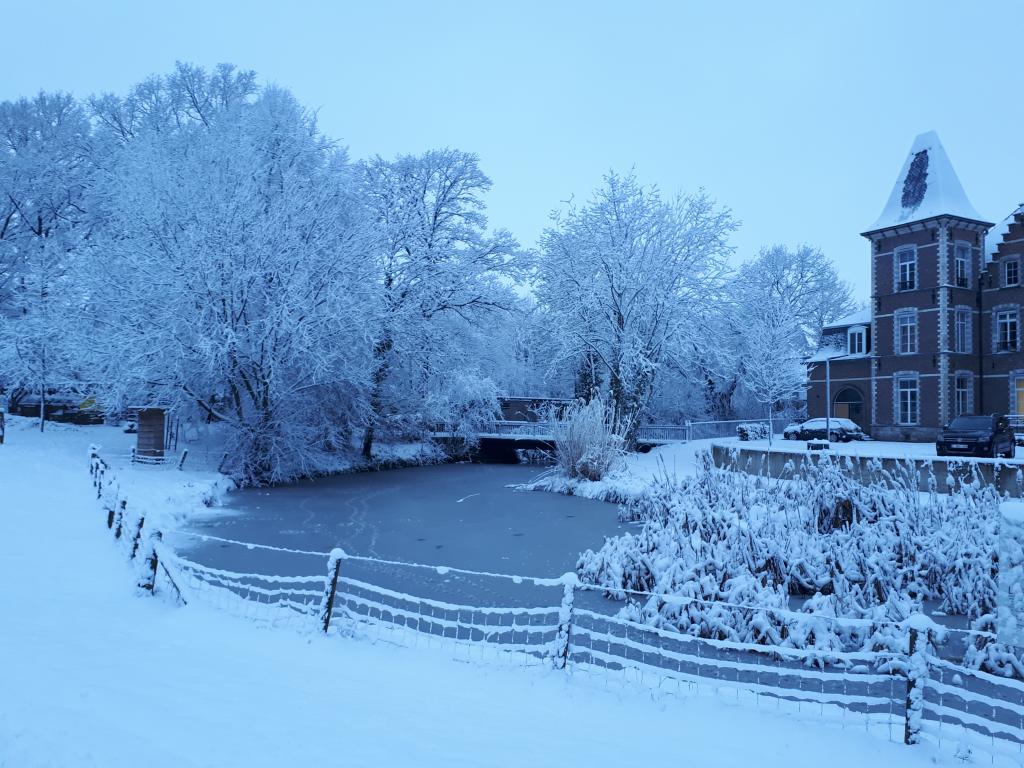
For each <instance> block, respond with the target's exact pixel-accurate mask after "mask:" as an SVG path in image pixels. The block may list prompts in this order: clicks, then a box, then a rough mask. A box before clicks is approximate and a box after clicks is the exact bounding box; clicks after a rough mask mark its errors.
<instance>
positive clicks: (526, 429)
mask: <svg viewBox="0 0 1024 768" xmlns="http://www.w3.org/2000/svg"><path fill="white" fill-rule="evenodd" d="M767 422H768V420H767V419H733V420H731V421H687V422H686V423H684V424H644V425H643V426H641V427H639V428H638V429H637V435H636V436H637V440H639V441H640V442H641V443H677V442H678V443H687V442H690V441H691V440H707V439H711V438H725V437H736V427H737V426H739V425H740V424H752V423H761V424H764V423H767ZM788 423H789V420H788V419H772V421H771V426H772V431H773V433H775V434H779V433H781V432H782V430H783V428H785V426H786V424H788ZM432 434H433V435H434V436H435V437H443V436H449V435H455V434H456V432H455V431H453V430H451V429H450V428H447V427H441V426H438V427H436V428H435V429H434V430H433V432H432ZM480 434H481V435H491V436H494V435H497V436H507V437H535V438H542V439H547V440H550V439H552V436H553V429H552V426H551V423H550V422H547V421H494V422H491V424H489V425H487V426H484V427H483V428H482V429H481V430H480Z"/></svg>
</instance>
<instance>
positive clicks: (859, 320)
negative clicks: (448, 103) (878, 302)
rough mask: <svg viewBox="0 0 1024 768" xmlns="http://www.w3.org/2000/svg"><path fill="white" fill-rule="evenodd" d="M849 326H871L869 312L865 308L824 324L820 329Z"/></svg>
mask: <svg viewBox="0 0 1024 768" xmlns="http://www.w3.org/2000/svg"><path fill="white" fill-rule="evenodd" d="M851 325H871V310H870V309H867V308H865V309H858V310H857V311H856V312H854V313H853V314H852V315H847V316H846V317H841V318H839V319H838V320H834V321H832V322H831V323H826V324H825V325H823V326H822V328H847V327H849V326H851Z"/></svg>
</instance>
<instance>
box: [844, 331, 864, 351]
mask: <svg viewBox="0 0 1024 768" xmlns="http://www.w3.org/2000/svg"><path fill="white" fill-rule="evenodd" d="M846 339H847V350H848V351H849V353H850V354H851V355H863V354H864V353H865V352H867V343H866V342H867V332H866V330H865V328H864V326H862V325H861V326H855V327H853V328H851V329H850V330H849V331H847V336H846Z"/></svg>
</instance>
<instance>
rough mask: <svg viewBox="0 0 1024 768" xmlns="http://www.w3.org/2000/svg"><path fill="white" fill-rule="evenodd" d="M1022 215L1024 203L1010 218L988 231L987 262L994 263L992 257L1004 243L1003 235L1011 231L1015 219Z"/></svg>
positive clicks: (986, 236)
mask: <svg viewBox="0 0 1024 768" xmlns="http://www.w3.org/2000/svg"><path fill="white" fill-rule="evenodd" d="M1022 213H1024V203H1021V204H1020V205H1018V206H1017V208H1016V209H1015V210H1014V211H1013V212H1012V213H1011V214H1010V215H1009V216H1007V217H1006V218H1005V219H1003V220H1002V221H1001V222H999V223H998V224H996V225H995V226H994V227H992V229H990V230H989V231H988V234H987V235H985V261H992V257H993V256H995V255H996V251H998V250H999V244H1000V243H1001V242H1003V235H1005V234H1006V233H1007V232H1009V231H1010V225H1011V224H1013V220H1014V217H1015V216H1017V215H1019V214H1022Z"/></svg>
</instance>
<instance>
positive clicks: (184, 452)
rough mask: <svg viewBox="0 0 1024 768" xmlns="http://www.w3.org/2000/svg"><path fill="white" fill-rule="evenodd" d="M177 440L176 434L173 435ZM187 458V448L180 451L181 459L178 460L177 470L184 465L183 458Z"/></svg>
mask: <svg viewBox="0 0 1024 768" xmlns="http://www.w3.org/2000/svg"><path fill="white" fill-rule="evenodd" d="M175 440H177V436H175ZM187 458H188V448H186V449H185V450H184V451H182V452H181V461H179V462H178V470H179V471H180V470H181V469H182V468H183V467H184V466H185V459H187Z"/></svg>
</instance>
